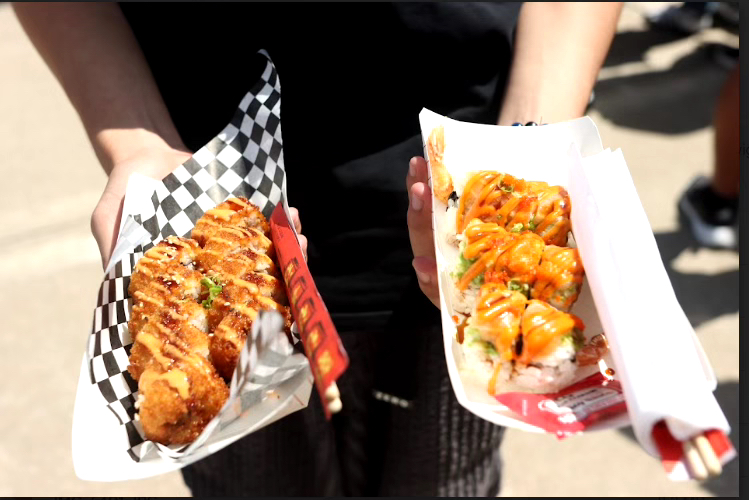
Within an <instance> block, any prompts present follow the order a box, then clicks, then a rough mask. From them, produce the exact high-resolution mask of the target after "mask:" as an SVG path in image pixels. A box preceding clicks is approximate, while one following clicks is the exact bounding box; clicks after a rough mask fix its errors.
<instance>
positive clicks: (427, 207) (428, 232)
mask: <svg viewBox="0 0 749 500" xmlns="http://www.w3.org/2000/svg"><path fill="white" fill-rule="evenodd" d="M406 189H407V190H408V199H409V204H408V236H409V239H410V240H411V250H413V253H414V260H413V267H414V270H415V271H416V277H417V278H418V279H419V287H420V288H421V291H422V292H424V295H426V296H427V298H428V299H429V300H431V301H432V304H434V305H435V306H437V308H439V307H440V297H439V289H438V286H437V261H436V260H435V254H434V235H433V233H432V192H431V189H429V185H428V173H427V162H426V160H425V159H424V158H422V157H420V156H415V157H413V158H411V161H410V162H409V164H408V176H407V177H406Z"/></svg>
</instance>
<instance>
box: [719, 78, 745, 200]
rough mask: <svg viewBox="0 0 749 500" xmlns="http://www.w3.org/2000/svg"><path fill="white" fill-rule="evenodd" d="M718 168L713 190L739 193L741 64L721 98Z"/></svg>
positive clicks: (732, 195)
mask: <svg viewBox="0 0 749 500" xmlns="http://www.w3.org/2000/svg"><path fill="white" fill-rule="evenodd" d="M713 128H714V129H715V168H714V171H713V182H712V187H713V190H714V191H715V192H716V193H717V194H719V195H720V196H722V197H724V198H729V199H730V198H737V197H738V196H739V171H740V166H739V148H740V145H739V143H740V139H739V65H738V64H737V65H736V68H734V70H733V71H732V72H731V74H730V75H729V77H728V80H727V81H726V83H725V85H724V86H723V90H722V91H721V93H720V96H719V97H718V103H717V105H716V107H715V115H714V118H713Z"/></svg>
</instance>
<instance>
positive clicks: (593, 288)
mask: <svg viewBox="0 0 749 500" xmlns="http://www.w3.org/2000/svg"><path fill="white" fill-rule="evenodd" d="M420 120H421V129H422V136H423V140H424V144H427V140H428V137H429V134H430V132H431V131H432V130H433V128H434V127H436V126H439V125H442V126H444V131H445V151H444V158H443V162H444V164H445V166H446V168H447V170H448V171H449V172H450V174H451V175H452V177H453V182H454V185H457V186H462V185H463V184H464V183H465V178H466V174H467V173H468V172H473V171H477V170H495V171H501V172H505V173H508V174H511V175H514V176H516V177H520V178H523V179H526V180H533V181H546V182H548V183H549V184H552V185H561V186H564V187H565V188H567V190H568V192H569V195H570V201H571V204H572V214H571V222H572V231H573V234H574V240H575V245H576V246H577V247H578V250H579V252H580V256H581V258H582V261H583V264H584V266H585V271H586V277H585V281H584V282H583V290H582V293H581V294H580V297H579V299H578V301H577V302H576V303H575V305H574V306H573V307H572V311H571V312H573V313H574V314H576V315H577V316H579V317H580V318H581V319H582V320H583V322H584V323H585V325H586V330H585V335H586V339H590V338H591V337H592V336H594V335H597V334H600V333H602V332H605V335H606V338H607V339H608V342H609V345H610V351H609V354H608V355H607V356H605V357H604V358H603V360H602V362H601V363H599V365H598V366H593V367H592V368H590V369H585V368H581V369H579V370H578V374H577V379H576V380H575V381H573V382H572V384H571V386H570V387H567V388H566V389H564V390H563V391H560V392H558V393H556V394H551V395H545V397H539V396H538V395H534V394H526V393H510V394H501V395H499V396H498V397H496V398H493V397H491V396H490V395H489V394H488V391H487V387H486V381H485V380H481V379H477V378H476V377H475V376H473V375H471V373H470V370H468V369H467V367H466V366H465V365H466V363H465V359H464V356H463V353H462V350H461V346H460V344H458V342H457V340H456V325H455V323H454V321H453V320H452V316H453V312H452V307H451V304H450V300H451V299H450V296H451V295H450V294H449V293H448V292H447V290H448V287H450V286H452V285H451V278H450V272H451V271H452V266H454V263H455V261H456V259H457V256H458V251H457V249H456V248H455V247H452V246H451V245H449V244H448V243H447V241H446V239H445V235H446V234H447V233H448V232H449V231H454V230H455V228H454V225H455V222H454V219H450V220H447V217H446V208H447V207H446V206H445V204H444V203H442V202H440V201H439V200H437V199H436V198H434V196H433V198H432V202H433V207H434V210H433V227H434V235H435V248H436V254H437V255H436V257H437V270H438V280H439V288H440V304H441V311H442V312H441V314H442V326H443V335H444V342H445V354H446V357H447V365H448V370H449V374H450V380H451V382H452V386H453V389H454V391H455V394H456V396H457V398H458V400H459V402H460V403H461V404H462V405H463V406H464V407H465V408H466V409H468V410H469V411H471V412H473V413H475V414H476V415H478V416H480V417H482V418H484V419H486V420H489V421H491V422H493V423H495V424H498V425H503V426H507V427H514V428H519V429H522V430H526V431H536V432H553V433H556V434H557V435H559V436H560V437H563V436H567V435H570V434H575V433H578V432H582V431H591V430H599V429H609V428H615V427H620V426H624V425H628V424H630V423H631V424H632V426H633V427H634V429H635V433H636V435H637V439H638V440H639V441H640V443H641V444H642V445H643V447H644V448H645V449H646V450H647V451H648V452H649V453H651V454H652V455H654V456H659V453H658V451H657V449H656V447H655V445H654V443H653V440H652V437H651V434H652V431H653V427H654V426H655V424H656V423H657V422H658V421H659V420H663V419H664V420H665V421H666V423H667V425H668V427H669V429H670V430H671V431H672V433H673V435H674V437H676V438H677V439H679V440H682V439H686V438H688V437H692V436H694V435H695V434H697V433H699V432H701V431H705V430H708V429H717V430H722V431H724V432H726V433H727V432H728V431H729V428H728V423H727V421H726V419H725V417H724V415H723V413H722V411H721V410H720V408H719V407H718V405H717V402H716V401H715V398H714V396H713V394H712V390H714V388H715V377H714V375H713V373H712V370H711V368H710V364H709V362H708V360H707V357H706V356H705V354H704V352H703V350H702V348H701V346H700V344H699V341H698V340H697V337H696V335H695V333H694V330H693V329H692V327H691V325H690V324H689V321H688V320H687V318H686V316H685V315H684V312H683V311H682V310H681V307H680V306H679V304H678V302H677V301H676V298H675V295H674V292H673V289H672V287H671V283H670V281H669V280H668V276H667V274H666V272H665V269H664V268H663V263H662V261H661V258H660V254H659V253H658V248H657V246H656V243H655V238H654V237H653V233H652V230H651V229H650V225H649V223H648V220H647V217H646V216H645V212H644V209H643V208H642V204H641V203H640V201H639V198H638V197H637V193H636V190H635V188H634V185H633V183H632V180H631V177H630V176H629V172H628V170H627V167H626V164H625V163H624V158H623V156H622V155H621V152H620V151H617V152H615V153H611V152H610V151H608V150H606V151H604V150H603V148H602V146H601V141H600V137H599V135H598V132H597V130H596V127H595V125H594V124H593V122H592V120H590V119H589V118H581V119H578V120H574V121H570V122H565V123H560V124H554V125H546V126H542V127H498V126H491V125H480V124H472V123H464V122H459V121H456V120H452V119H449V118H446V117H443V116H441V115H438V114H436V113H433V112H431V111H429V110H426V109H425V110H423V111H422V112H421V114H420ZM425 158H428V155H427V154H426V149H425ZM607 368H611V369H613V371H614V375H613V376H605V370H606V369H607ZM622 396H623V397H622ZM500 401H502V402H500ZM623 401H626V405H623V404H622V402H623ZM511 408H512V409H511ZM625 408H626V411H625ZM512 410H515V411H512ZM550 415H552V416H553V418H550ZM591 417H594V418H591ZM581 424H582V425H581Z"/></svg>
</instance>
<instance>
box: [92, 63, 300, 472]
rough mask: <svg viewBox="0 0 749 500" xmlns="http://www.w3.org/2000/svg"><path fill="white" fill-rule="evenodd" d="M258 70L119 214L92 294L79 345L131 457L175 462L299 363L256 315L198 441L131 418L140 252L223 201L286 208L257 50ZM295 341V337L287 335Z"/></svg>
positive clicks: (274, 94) (278, 143)
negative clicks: (231, 111) (209, 127)
mask: <svg viewBox="0 0 749 500" xmlns="http://www.w3.org/2000/svg"><path fill="white" fill-rule="evenodd" d="M258 57H263V58H265V59H266V67H265V71H264V72H263V74H262V77H261V79H260V81H259V83H258V85H256V86H255V87H254V88H253V89H252V90H251V91H250V92H249V93H248V94H247V95H246V96H245V97H244V99H242V102H241V103H240V105H239V108H238V109H237V112H236V113H235V116H234V119H233V120H232V122H231V123H230V124H229V125H228V126H227V127H226V128H225V129H224V130H223V131H222V132H221V133H220V134H219V135H218V136H217V137H216V138H214V139H213V140H212V141H211V142H209V143H208V144H206V145H205V146H204V147H203V148H201V149H200V150H198V151H197V152H196V153H195V154H194V155H193V156H192V157H191V158H190V159H189V160H188V161H186V162H185V163H184V164H182V165H181V166H179V167H178V168H177V169H176V170H175V171H174V172H172V173H171V174H169V175H168V176H167V177H166V178H165V179H164V180H163V181H162V182H160V183H158V184H157V185H156V189H155V192H154V193H153V195H152V196H151V199H150V201H151V203H146V204H145V205H144V206H141V207H138V210H139V213H134V214H124V216H126V217H127V220H126V221H125V223H124V224H123V227H122V228H121V232H120V235H119V238H118V242H117V245H116V246H115V250H114V253H113V256H112V262H116V264H114V265H111V267H110V269H109V271H108V273H107V275H106V276H105V278H104V281H103V283H102V285H101V287H100V289H99V296H98V300H97V307H96V310H95V313H94V322H93V327H92V334H91V336H90V338H89V343H88V350H87V354H88V360H89V369H90V376H91V383H92V384H95V385H96V386H97V387H98V389H99V391H100V392H101V394H102V395H103V396H104V398H105V399H106V402H107V407H108V408H109V409H110V410H111V411H112V412H113V413H114V414H115V415H116V417H117V419H118V420H119V422H120V424H121V425H122V428H123V431H124V432H123V451H124V450H127V453H128V454H129V455H130V457H131V458H132V459H133V460H135V461H142V460H146V459H148V458H155V459H169V460H179V458H180V457H185V456H188V455H189V454H190V453H192V452H193V451H194V450H196V449H198V448H199V447H200V446H201V445H203V444H204V443H205V442H206V440H208V439H209V438H210V437H211V435H212V434H213V433H215V432H219V433H220V431H221V430H222V429H224V428H226V427H227V426H228V425H229V424H230V423H232V422H233V421H235V420H236V419H237V418H239V417H240V416H241V414H242V413H243V412H246V411H247V410H248V409H249V408H250V407H252V406H254V405H256V404H258V403H259V402H260V401H262V399H263V397H265V395H266V394H267V392H268V391H271V390H272V389H273V388H274V387H277V386H278V385H279V384H281V383H283V382H284V381H286V380H289V379H290V378H291V377H293V376H294V375H296V374H298V373H299V372H300V371H301V370H303V369H305V368H306V367H307V366H308V362H307V360H306V358H305V357H304V355H303V354H302V352H301V349H300V348H299V344H298V343H297V345H296V349H295V348H294V347H292V346H291V345H290V344H289V342H288V340H287V339H286V336H285V335H283V334H282V333H281V332H282V326H283V322H282V320H281V317H280V315H278V314H277V313H275V312H268V313H261V314H260V315H259V316H258V319H257V320H256V321H255V322H254V324H253V329H252V335H251V338H248V340H247V342H246V344H245V347H244V349H243V350H242V353H241V356H240V361H239V363H238V366H237V370H236V372H235V375H234V378H233V379H232V382H231V387H230V389H231V391H230V398H229V400H228V401H227V403H226V405H225V407H224V408H223V409H222V411H221V413H220V414H219V416H218V417H216V418H215V419H214V420H213V421H212V422H211V424H210V425H209V426H208V427H207V428H206V430H205V431H204V432H203V434H201V436H200V437H199V438H198V439H197V440H196V441H195V442H194V443H192V444H190V445H189V446H179V447H167V446H162V445H159V444H156V443H152V442H150V441H147V440H145V438H144V435H143V432H142V428H141V426H140V423H139V422H138V420H137V417H136V401H137V397H138V395H137V394H138V392H137V391H138V385H137V383H136V382H135V381H134V380H133V379H132V377H131V376H130V374H129V373H128V372H127V366H128V358H129V355H130V349H131V347H132V339H131V338H130V333H129V331H128V326H127V322H128V320H129V319H130V311H131V307H132V304H131V300H130V298H129V297H128V292H127V290H128V287H129V285H130V276H131V274H132V271H133V268H134V267H135V264H136V262H138V260H139V259H140V257H141V256H142V255H143V253H144V252H145V251H146V250H148V249H149V248H151V247H152V246H153V245H155V244H156V243H158V242H159V241H161V240H162V239H164V238H166V237H167V236H171V235H177V236H189V233H190V231H192V228H193V227H194V226H195V223H196V222H197V220H198V219H199V218H200V217H201V216H202V215H203V214H204V213H205V212H206V211H207V210H209V209H211V208H213V207H215V206H216V205H217V204H219V203H221V202H223V201H225V200H226V199H227V198H230V197H232V196H244V197H246V198H248V199H249V200H250V201H251V202H252V203H254V204H255V205H257V206H258V207H260V208H261V209H262V211H263V214H264V215H265V216H266V217H267V218H270V215H271V213H272V212H273V209H274V208H275V206H276V205H277V204H278V203H279V202H280V203H285V200H284V199H285V196H284V193H285V192H286V176H285V171H284V167H283V143H282V140H281V115H280V107H281V86H280V82H279V79H278V75H277V73H276V69H275V67H274V66H273V63H272V62H271V60H270V57H269V56H268V54H267V53H266V52H265V51H261V52H260V53H259V54H258ZM294 340H295V342H298V337H297V336H295V337H294Z"/></svg>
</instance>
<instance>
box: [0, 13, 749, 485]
mask: <svg viewBox="0 0 749 500" xmlns="http://www.w3.org/2000/svg"><path fill="white" fill-rule="evenodd" d="M648 8H653V7H652V6H646V5H643V4H639V3H635V4H628V5H627V6H626V7H625V11H624V13H623V16H622V19H621V22H620V27H619V35H618V36H617V39H616V40H615V42H614V47H613V48H612V52H611V54H610V56H609V59H608V61H607V64H606V66H605V68H604V69H603V71H602V72H601V80H600V82H599V84H598V85H597V88H596V94H597V100H596V103H595V106H594V109H593V110H592V111H591V113H590V115H591V116H592V117H593V119H594V120H595V121H596V123H597V125H598V126H599V129H600V133H601V136H602V138H603V141H604V146H605V147H611V148H617V147H620V148H622V150H623V151H624V154H625V158H626V159H627V163H628V165H629V167H630V170H631V172H632V176H633V178H634V181H635V184H636V186H637V189H638V192H639V195H640V198H641V199H642V202H643V205H644V206H645V209H646V212H647V214H648V217H649V219H650V223H651V225H652V227H653V231H654V232H655V233H656V238H657V240H658V243H659V247H660V249H661V253H662V256H663V258H664V262H665V264H666V266H667V269H668V271H669V274H670V276H671V279H672V282H673V284H674V288H675V290H676V293H677V296H678V298H679V300H680V301H681V304H682V306H683V307H684V309H685V311H686V312H687V314H688V316H689V318H690V320H691V321H692V322H693V324H694V325H695V326H696V329H697V333H698V336H699V338H700V340H701V341H702V343H703V346H704V348H705V350H706V352H707V354H708V356H709V358H710V360H711V362H712V363H713V367H714V368H715V371H716V374H717V376H718V379H719V387H718V390H717V391H716V395H717V397H718V399H719V401H720V402H721V405H722V406H723V409H724V411H725V412H726V414H727V416H728V418H729V420H730V421H731V423H732V424H733V429H734V431H733V434H732V435H731V438H732V441H733V442H734V444H735V445H736V446H738V430H739V429H738V397H739V396H738V387H739V386H738V383H739V354H738V353H739V351H738V346H739V338H738V334H739V328H738V327H739V318H738V285H739V281H738V267H739V257H738V254H736V253H734V252H726V251H714V250H706V249H698V248H696V247H694V245H693V243H692V241H691V238H690V236H689V234H688V233H686V232H685V231H683V230H682V229H681V228H680V227H679V223H678V217H677V211H676V201H677V199H678V197H679V195H680V193H681V190H682V189H683V188H684V187H685V186H686V185H687V183H688V182H689V181H690V180H691V178H692V177H693V176H694V175H696V174H699V173H705V174H708V173H709V172H710V169H711V165H712V153H711V151H712V150H711V147H712V137H713V132H712V129H711V127H710V114H711V110H712V103H713V102H714V100H715V97H716V96H717V92H718V91H719V88H720V85H721V83H722V81H723V79H724V78H725V76H726V71H725V70H723V69H721V68H720V67H719V66H717V65H716V64H715V63H713V62H711V61H710V60H709V58H708V57H707V55H706V54H707V51H708V48H709V45H710V44H712V43H724V44H728V45H732V46H738V37H736V36H733V35H730V34H728V33H726V32H725V31H722V30H717V29H711V30H707V31H705V32H703V33H701V34H699V35H695V36H692V37H689V38H682V39H676V38H673V37H665V36H662V35H659V34H657V33H652V32H649V31H648V30H647V29H646V26H645V23H644V21H643V19H642V15H641V13H642V12H643V10H645V9H648ZM0 68H3V69H2V71H0V151H2V152H3V155H2V157H0V176H1V177H0V178H2V182H1V183H0V214H2V217H1V218H0V220H2V224H1V225H0V276H3V277H4V279H5V286H4V287H2V288H1V289H0V304H1V306H0V307H2V314H0V331H2V332H3V333H2V335H0V375H2V381H3V382H2V385H0V428H1V429H3V431H4V432H3V437H2V439H0V495H3V496H11V495H56V496H57V495H59V496H165V495H169V496H184V495H188V494H189V491H188V490H187V489H186V488H185V486H184V484H183V483H182V480H181V477H180V476H179V474H177V473H173V474H168V475H165V476H161V477H157V478H153V479H148V480H142V481H131V482H126V483H91V482H84V481H81V480H79V479H77V478H76V477H75V474H74V473H73V467H72V459H71V453H70V443H71V421H72V409H73V400H74V395H75V390H76V384H77V380H78V369H79V366H80V360H81V356H82V354H83V347H84V343H85V340H86V336H87V334H88V330H89V327H90V321H91V314H92V306H93V304H94V301H95V297H96V293H97V289H98V285H99V282H100V279H101V271H100V265H99V257H98V252H97V248H96V243H95V242H94V240H93V238H92V237H91V235H90V232H89V216H90V213H91V211H92V210H93V208H94V206H95V204H96V202H97V200H98V197H99V195H100V193H101V190H102V189H103V187H104V183H105V176H104V174H103V173H102V171H101V169H100V168H99V167H98V164H97V161H96V158H95V156H94V154H93V152H92V150H91V148H90V146H89V144H88V141H87V138H86V136H85V133H84V131H83V128H82V127H81V125H80V122H79V121H78V118H77V116H76V114H75V112H74V110H73V109H72V107H71V106H70V104H69V102H68V101H67V98H66V97H65V95H64V93H63V92H62V90H61V89H60V87H59V85H58V84H57V82H56V81H55V79H54V78H53V77H52V75H51V74H50V73H49V71H48V70H47V68H46V66H44V64H43V62H42V61H41V59H40V58H39V56H38V55H37V54H36V52H35V51H34V49H33V47H32V46H31V44H30V43H29V41H28V40H27V39H26V37H25V35H24V34H23V32H22V30H21V28H20V26H19V25H18V22H17V21H16V19H15V17H14V15H13V13H12V11H11V9H10V8H9V7H8V5H7V4H0ZM737 154H738V152H737ZM58 370H59V371H58ZM502 453H503V457H504V463H505V468H504V485H503V486H504V489H503V496H544V495H561V496H578V495H579V496H634V495H638V496H687V497H694V496H726V495H730V496H737V495H738V478H739V473H738V460H735V461H734V462H732V463H731V464H730V465H729V466H728V467H727V468H726V470H725V471H724V473H723V475H722V476H721V477H720V478H718V479H715V480H713V481H710V482H708V483H704V484H698V483H694V482H689V483H672V482H671V481H669V480H668V479H667V478H666V477H665V474H664V473H663V470H662V468H661V466H660V464H659V463H658V461H657V460H655V459H654V458H652V457H650V456H648V455H647V454H646V453H645V452H644V451H643V450H642V449H641V448H640V447H639V445H638V444H637V442H636V441H635V440H634V438H633V435H632V433H631V432H630V431H629V430H625V431H605V432H601V433H595V434H589V435H585V436H582V437H575V438H571V439H567V440H565V441H561V442H559V441H557V440H556V439H555V438H553V437H548V436H541V435H535V434H527V433H522V432H517V431H514V430H510V431H508V433H507V438H506V441H505V443H504V444H503V447H502Z"/></svg>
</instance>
